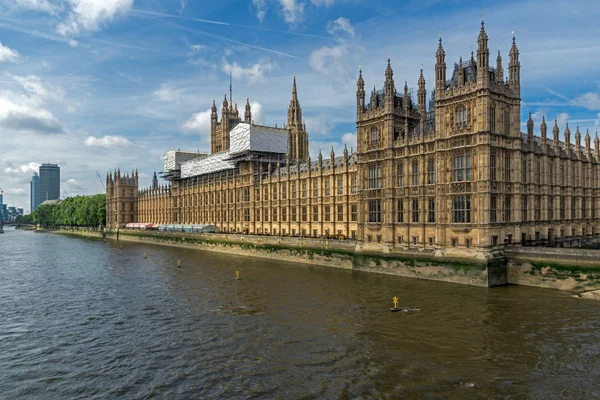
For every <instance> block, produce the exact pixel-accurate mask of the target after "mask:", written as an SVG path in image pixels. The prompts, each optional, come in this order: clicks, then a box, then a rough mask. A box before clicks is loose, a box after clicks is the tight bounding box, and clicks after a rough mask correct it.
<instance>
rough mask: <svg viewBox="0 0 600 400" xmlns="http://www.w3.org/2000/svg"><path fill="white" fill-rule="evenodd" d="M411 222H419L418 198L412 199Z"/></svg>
mask: <svg viewBox="0 0 600 400" xmlns="http://www.w3.org/2000/svg"><path fill="white" fill-rule="evenodd" d="M412 222H419V200H416V199H415V200H413V201H412Z"/></svg>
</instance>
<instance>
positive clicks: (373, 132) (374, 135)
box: [370, 126, 379, 146]
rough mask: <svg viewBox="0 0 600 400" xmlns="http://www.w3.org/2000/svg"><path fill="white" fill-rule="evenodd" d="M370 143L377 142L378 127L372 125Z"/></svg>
mask: <svg viewBox="0 0 600 400" xmlns="http://www.w3.org/2000/svg"><path fill="white" fill-rule="evenodd" d="M370 142H371V145H373V146H375V145H378V144H379V128H377V127H375V126H374V127H373V128H371V137H370Z"/></svg>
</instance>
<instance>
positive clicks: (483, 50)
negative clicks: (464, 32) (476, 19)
mask: <svg viewBox="0 0 600 400" xmlns="http://www.w3.org/2000/svg"><path fill="white" fill-rule="evenodd" d="M489 66H490V51H489V49H488V36H487V33H486V32H485V23H484V22H483V21H481V30H480V31H479V37H478V39H477V79H478V81H479V82H480V83H482V84H486V83H487V82H488V80H489V73H488V70H489Z"/></svg>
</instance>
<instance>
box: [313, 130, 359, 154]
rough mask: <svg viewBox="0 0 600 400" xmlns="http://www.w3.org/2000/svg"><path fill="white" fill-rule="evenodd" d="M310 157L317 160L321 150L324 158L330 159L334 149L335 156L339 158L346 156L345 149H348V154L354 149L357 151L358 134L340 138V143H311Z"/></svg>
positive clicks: (347, 134) (345, 135)
mask: <svg viewBox="0 0 600 400" xmlns="http://www.w3.org/2000/svg"><path fill="white" fill-rule="evenodd" d="M308 147H309V151H310V157H311V158H312V159H313V160H316V159H317V157H318V156H319V150H321V154H323V158H324V159H325V158H329V157H330V155H331V149H333V151H334V153H335V156H336V157H339V156H341V155H343V154H344V147H347V148H348V154H350V150H351V149H352V148H353V149H354V150H356V134H355V133H346V134H344V135H342V136H341V137H340V140H339V141H329V142H328V141H314V140H313V141H310V142H309V144H308Z"/></svg>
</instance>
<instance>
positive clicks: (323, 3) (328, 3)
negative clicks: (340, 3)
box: [310, 0, 335, 7]
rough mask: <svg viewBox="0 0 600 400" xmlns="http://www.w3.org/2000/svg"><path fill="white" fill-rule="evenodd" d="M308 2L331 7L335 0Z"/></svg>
mask: <svg viewBox="0 0 600 400" xmlns="http://www.w3.org/2000/svg"><path fill="white" fill-rule="evenodd" d="M310 2H311V3H312V4H313V5H314V6H317V7H321V6H323V7H331V6H332V5H333V3H335V0H310Z"/></svg>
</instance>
